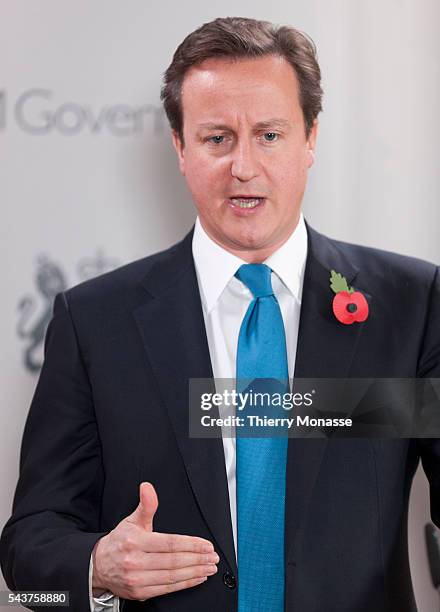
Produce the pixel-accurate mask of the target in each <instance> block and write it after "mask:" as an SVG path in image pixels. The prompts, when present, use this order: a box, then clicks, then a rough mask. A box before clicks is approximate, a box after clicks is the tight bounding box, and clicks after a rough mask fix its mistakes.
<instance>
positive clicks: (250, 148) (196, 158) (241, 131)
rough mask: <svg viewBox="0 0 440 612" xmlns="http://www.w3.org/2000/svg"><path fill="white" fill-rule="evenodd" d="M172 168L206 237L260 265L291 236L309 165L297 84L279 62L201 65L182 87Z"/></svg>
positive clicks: (309, 144) (310, 144)
mask: <svg viewBox="0 0 440 612" xmlns="http://www.w3.org/2000/svg"><path fill="white" fill-rule="evenodd" d="M182 106H183V136H184V142H185V144H184V145H183V144H182V143H181V141H180V139H179V137H178V136H177V134H175V133H173V142H174V146H175V148H176V151H177V154H178V157H179V166H180V170H181V172H182V174H183V175H184V176H185V179H186V182H187V184H188V187H189V190H190V192H191V195H192V198H193V200H194V202H195V205H196V207H197V210H198V213H199V218H200V221H201V224H202V226H203V228H204V229H205V231H206V233H207V234H208V235H209V236H210V237H211V238H212V239H213V240H214V241H215V242H217V243H218V244H219V245H220V246H222V247H223V248H225V249H227V250H228V251H230V252H232V253H234V254H236V255H238V256H239V257H241V258H242V259H244V260H245V261H249V262H261V261H263V260H264V259H266V258H267V257H268V256H269V255H270V254H271V253H273V252H274V251H275V250H276V249H278V248H279V247H280V246H281V245H282V244H283V243H284V242H285V241H286V240H287V238H288V237H289V236H290V234H291V233H292V232H293V230H294V229H295V227H296V225H297V223H298V219H299V214H300V207H301V201H302V198H303V194H304V189H305V186H306V179H307V170H308V168H309V167H310V166H311V165H312V163H313V152H314V147H315V138H316V129H317V125H316V123H315V125H314V126H313V128H312V130H311V133H310V134H309V136H308V138H306V135H305V124H304V118H303V113H302V110H301V106H300V103H299V88H298V82H297V78H296V75H295V72H294V70H293V68H292V67H291V66H290V64H288V63H287V61H286V60H284V59H283V58H279V57H276V56H267V57H262V58H258V59H241V60H238V61H231V60H227V59H209V60H206V61H205V62H203V63H202V64H200V65H198V66H195V67H193V68H191V69H190V70H189V71H188V73H187V74H186V76H185V79H184V81H183V86H182Z"/></svg>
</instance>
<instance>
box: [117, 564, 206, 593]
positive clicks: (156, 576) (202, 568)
mask: <svg viewBox="0 0 440 612" xmlns="http://www.w3.org/2000/svg"><path fill="white" fill-rule="evenodd" d="M216 573H217V566H216V565H214V564H210V565H193V566H190V567H182V568H180V569H173V570H169V569H167V570H149V571H145V572H131V574H130V580H129V583H128V586H130V587H132V588H133V587H134V588H136V589H141V588H143V587H149V586H170V585H173V584H176V583H178V582H186V581H188V580H194V579H197V578H204V577H207V576H213V575H214V574H216Z"/></svg>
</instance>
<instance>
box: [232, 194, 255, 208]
mask: <svg viewBox="0 0 440 612" xmlns="http://www.w3.org/2000/svg"><path fill="white" fill-rule="evenodd" d="M229 201H230V202H231V203H232V204H233V205H234V206H237V207H238V208H255V207H256V206H258V205H259V204H261V203H262V202H263V201H264V198H260V197H257V196H237V197H234V198H229Z"/></svg>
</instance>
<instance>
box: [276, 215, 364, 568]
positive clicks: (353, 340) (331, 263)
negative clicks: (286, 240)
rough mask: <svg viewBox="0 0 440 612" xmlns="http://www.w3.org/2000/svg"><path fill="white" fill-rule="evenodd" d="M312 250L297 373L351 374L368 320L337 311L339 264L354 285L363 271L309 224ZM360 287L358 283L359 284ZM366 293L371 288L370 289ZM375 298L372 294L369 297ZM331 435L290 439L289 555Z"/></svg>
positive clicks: (310, 375)
mask: <svg viewBox="0 0 440 612" xmlns="http://www.w3.org/2000/svg"><path fill="white" fill-rule="evenodd" d="M307 233H308V255H307V262H306V268H305V274H304V286H303V295H302V303H301V314H300V324H299V333H298V346H297V353H296V360H295V378H345V377H348V375H349V370H350V365H351V363H352V360H353V357H354V355H355V351H356V347H357V344H358V341H359V338H360V335H361V333H362V330H363V327H364V324H362V323H360V324H359V323H355V324H352V325H343V324H341V323H340V322H339V321H337V320H336V318H335V316H334V314H333V311H332V301H333V297H334V293H333V291H332V290H331V288H330V271H331V270H332V269H333V270H335V271H336V272H340V273H341V274H342V275H343V276H345V277H346V279H347V282H348V284H352V283H353V282H354V281H355V279H356V276H357V273H358V270H357V268H356V267H355V266H353V265H352V263H351V262H350V261H349V260H348V258H347V257H346V256H345V254H344V253H343V251H342V250H341V249H340V248H338V247H337V246H336V245H337V243H335V242H334V241H331V240H329V239H328V238H326V237H325V236H322V235H321V234H319V233H318V232H316V231H314V230H313V229H312V228H311V227H310V226H309V225H307ZM354 286H355V287H356V284H354ZM364 295H366V294H365V292H364ZM366 297H367V299H369V301H371V297H370V296H366ZM326 447H327V439H325V438H314V439H311V438H309V439H305V438H302V439H301V438H290V439H289V445H288V458H287V485H286V559H287V562H289V560H293V558H294V555H295V536H296V535H297V533H298V530H299V528H300V527H301V525H302V523H303V521H304V519H305V517H306V515H307V507H308V503H309V501H310V497H311V495H312V492H313V487H314V485H315V482H316V479H317V477H318V474H319V469H320V466H321V462H322V459H323V456H324V453H325V451H326Z"/></svg>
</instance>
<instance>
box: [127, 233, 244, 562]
mask: <svg viewBox="0 0 440 612" xmlns="http://www.w3.org/2000/svg"><path fill="white" fill-rule="evenodd" d="M143 286H144V288H145V289H146V291H147V292H148V295H147V296H146V301H145V302H144V303H143V304H142V305H141V306H140V307H138V308H137V309H136V310H135V312H134V316H135V318H136V320H137V324H138V327H139V329H140V332H141V335H142V339H143V344H144V347H145V351H146V354H147V357H148V360H149V362H150V364H151V367H152V369H153V372H154V374H155V376H156V379H157V381H158V384H159V387H160V392H161V394H162V398H163V401H164V404H165V406H166V408H167V410H168V414H169V418H170V421H171V424H172V426H173V429H174V433H175V436H176V440H177V444H178V447H179V450H180V453H181V455H182V458H183V461H184V464H185V468H186V471H187V474H188V479H189V482H190V484H191V487H192V490H193V493H194V495H195V498H196V500H197V502H198V505H199V507H200V510H201V512H202V514H203V516H204V518H205V521H206V523H207V525H208V527H209V529H210V531H211V532H212V535H213V537H214V539H215V541H216V543H217V545H218V547H219V548H220V549H221V550H222V552H223V554H224V556H225V557H226V559H227V560H228V562H229V564H230V567H231V568H232V569H234V570H235V569H236V562H235V552H234V544H233V537H232V525H231V520H230V506H229V494H228V485H227V477H226V469H225V460H224V450H223V443H222V440H221V439H219V438H211V439H196V438H190V437H189V426H188V421H189V416H188V404H189V379H191V378H212V377H213V374H212V367H211V361H210V356H209V348H208V342H207V338H206V331H205V325H204V320H203V311H202V306H201V301H200V296H199V289H198V284H197V277H196V272H195V268H194V264H193V258H192V232H190V234H188V235H187V236H186V238H185V239H184V240H183V241H182V242H181V243H179V244H178V245H176V247H174V249H172V250H171V251H168V252H167V253H166V254H165V255H164V259H163V260H162V261H161V263H160V264H157V265H156V266H155V267H153V268H152V270H151V271H150V273H149V274H148V275H147V277H146V278H145V279H144V281H143Z"/></svg>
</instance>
